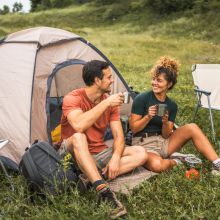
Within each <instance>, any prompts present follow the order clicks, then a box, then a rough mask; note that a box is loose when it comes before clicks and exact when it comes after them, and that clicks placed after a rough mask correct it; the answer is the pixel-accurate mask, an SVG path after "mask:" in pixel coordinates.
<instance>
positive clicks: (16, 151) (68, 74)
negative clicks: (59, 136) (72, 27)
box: [0, 27, 133, 168]
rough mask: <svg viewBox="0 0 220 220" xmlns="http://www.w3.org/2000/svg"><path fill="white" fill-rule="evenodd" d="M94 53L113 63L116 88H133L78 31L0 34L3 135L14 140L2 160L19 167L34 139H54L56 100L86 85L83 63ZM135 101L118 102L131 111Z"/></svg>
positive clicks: (125, 112)
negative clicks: (52, 131) (0, 36)
mask: <svg viewBox="0 0 220 220" xmlns="http://www.w3.org/2000/svg"><path fill="white" fill-rule="evenodd" d="M94 59H96V60H103V61H108V62H109V63H110V68H111V71H112V75H113V78H114V80H115V82H114V83H113V84H112V85H111V87H112V94H115V93H119V92H126V91H129V92H131V91H130V89H129V87H128V85H127V84H126V82H125V81H124V79H123V78H122V76H121V75H120V73H119V72H118V71H117V69H116V68H115V67H114V66H113V64H112V63H111V62H110V61H109V60H108V59H107V57H106V56H105V55H104V54H102V53H101V52H100V51H99V50H98V49H97V48H96V47H95V46H93V45H92V44H91V43H90V42H88V41H87V40H85V39H83V38H81V37H80V36H77V35H76V34H73V33H70V32H67V31H64V30H59V29H55V28H48V27H37V28H32V29H27V30H22V31H19V32H16V33H14V34H11V35H9V36H7V37H5V38H4V39H2V40H0V77H1V81H0V105H1V107H0V118H1V120H0V121H1V126H0V139H9V140H10V142H9V143H8V144H7V145H6V147H4V148H3V149H2V150H1V151H0V156H1V159H2V161H3V162H4V163H6V164H7V165H9V166H11V167H14V168H16V167H17V164H18V163H19V162H20V160H21V157H22V155H23V154H24V152H25V149H26V148H27V147H29V146H30V145H31V144H32V143H33V142H34V141H35V140H36V139H37V140H38V141H42V140H43V141H46V142H49V143H50V144H51V145H52V140H51V130H52V129H53V128H54V125H56V123H53V122H54V121H55V122H56V121H60V116H61V115H60V112H59V111H56V109H59V108H56V107H55V108H54V106H59V105H60V103H59V102H62V100H61V101H60V97H63V96H65V95H66V94H68V93H69V92H71V91H72V90H75V89H79V88H82V87H84V86H85V85H84V82H83V80H82V68H83V65H84V64H85V63H86V62H88V61H90V60H94ZM132 98H133V94H132ZM131 105H132V99H131V102H130V104H123V105H122V106H121V107H120V114H121V115H127V116H129V114H130V112H131ZM54 109H55V110H54Z"/></svg>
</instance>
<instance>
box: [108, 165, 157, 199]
mask: <svg viewBox="0 0 220 220" xmlns="http://www.w3.org/2000/svg"><path fill="white" fill-rule="evenodd" d="M155 175H158V173H155V172H152V171H149V170H147V169H145V168H144V167H142V166H140V167H137V168H135V169H134V170H133V171H130V172H128V173H126V174H123V175H121V176H118V177H117V178H115V179H114V180H112V181H110V182H109V183H108V185H109V187H110V189H111V190H112V191H114V192H116V193H118V192H121V193H123V194H127V195H128V194H132V193H133V191H132V189H133V188H134V187H135V186H137V185H139V183H141V182H143V181H144V180H147V179H149V178H151V177H153V176H155Z"/></svg>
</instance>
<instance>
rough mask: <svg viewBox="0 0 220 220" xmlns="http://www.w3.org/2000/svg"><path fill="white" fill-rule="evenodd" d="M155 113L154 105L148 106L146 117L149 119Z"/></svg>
mask: <svg viewBox="0 0 220 220" xmlns="http://www.w3.org/2000/svg"><path fill="white" fill-rule="evenodd" d="M156 113H157V107H156V105H154V106H151V107H149V109H148V114H147V115H148V118H149V119H150V120H151V119H152V118H153V117H154V116H155V115H156Z"/></svg>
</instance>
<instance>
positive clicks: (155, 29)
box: [0, 6, 220, 220]
mask: <svg viewBox="0 0 220 220" xmlns="http://www.w3.org/2000/svg"><path fill="white" fill-rule="evenodd" d="M93 12H96V14H95V13H93ZM213 16H214V15H213V14H206V15H202V14H201V15H192V14H191V15H189V14H179V15H178V14H176V15H173V16H170V17H165V18H162V17H158V16H156V17H155V16H153V15H152V14H151V13H150V12H149V13H147V14H143V13H140V14H138V13H135V12H133V14H127V15H124V16H119V17H118V18H117V17H116V18H114V17H113V18H111V17H108V16H107V15H105V16H101V12H100V11H98V9H95V8H92V7H90V6H77V7H73V6H71V7H69V8H67V9H62V10H51V11H45V12H38V13H32V14H9V15H5V16H1V15H0V23H1V27H0V38H3V37H5V36H7V35H8V34H10V33H13V32H15V31H18V30H23V29H26V28H31V27H36V26H50V27H55V28H61V29H65V30H68V31H71V32H73V33H76V34H78V35H80V36H82V37H83V38H85V39H86V40H89V41H90V42H91V43H92V44H94V45H95V46H96V47H97V48H98V49H100V50H101V51H102V52H103V53H104V54H105V55H106V56H107V57H108V58H109V59H110V60H111V61H112V63H113V64H114V65H115V66H116V68H117V69H118V70H119V72H120V73H121V74H122V76H123V77H124V79H125V80H126V82H127V83H128V84H129V85H130V86H132V87H133V88H134V90H137V91H139V92H143V91H147V90H149V89H151V86H150V81H151V77H150V76H149V75H148V74H147V72H148V71H149V70H150V69H151V68H152V67H153V66H154V65H155V63H156V61H157V60H158V58H159V57H160V56H163V55H169V56H171V57H175V58H176V59H178V60H179V61H180V63H181V64H182V65H181V69H180V73H179V76H178V84H177V85H176V86H175V88H174V90H173V91H172V92H170V93H169V95H168V96H169V97H170V98H172V99H173V100H174V101H176V102H177V104H178V115H177V118H176V123H177V124H178V125H179V126H183V125H185V124H188V123H191V121H192V118H193V114H194V111H195V105H194V104H195V103H196V94H195V92H194V91H193V88H194V85H193V79H192V74H191V70H190V69H191V66H192V65H193V64H195V63H220V46H219V41H220V40H219V39H218V36H219V33H220V27H219V24H218V23H217V22H216V21H217V17H213ZM210 24H211V25H210ZM219 116H220V113H219V112H213V118H214V127H215V132H216V139H217V140H220V129H219V127H220V121H219V120H218V118H219ZM196 123H197V124H198V125H199V127H200V128H201V129H202V131H203V132H204V133H205V135H206V136H207V137H208V138H209V140H210V141H211V142H212V144H213V141H212V134H211V125H210V120H209V112H208V110H204V109H200V110H199V112H198V114H197V117H196ZM213 146H214V148H215V149H216V151H217V153H218V154H219V155H220V149H219V147H218V146H215V145H214V144H213ZM181 152H183V153H194V154H196V156H198V157H199V158H201V159H202V161H203V163H202V165H199V166H198V167H197V170H198V171H199V181H198V182H195V181H192V182H191V181H187V182H185V171H186V167H185V166H183V167H181V168H177V169H176V170H174V171H171V172H169V173H164V174H161V175H158V176H157V177H154V178H152V179H150V180H149V181H145V182H143V183H142V184H140V185H139V186H138V187H137V188H136V189H135V190H134V194H133V195H132V196H130V195H129V196H125V195H122V194H118V198H119V199H120V201H122V202H123V204H124V205H125V207H126V209H127V211H128V213H129V215H128V219H155V220H156V219H220V177H214V176H212V175H211V174H210V168H211V164H210V163H209V162H208V161H207V160H205V159H204V158H203V157H202V156H201V155H199V154H198V153H197V152H196V151H195V150H194V148H193V144H192V142H191V141H190V142H188V143H187V144H186V146H185V147H184V148H183V149H182V150H181ZM0 172H1V176H0V181H1V189H0V192H1V193H0V206H1V208H3V207H4V217H5V219H12V218H13V219H26V218H28V219H70V218H71V219H75V218H78V219H108V217H107V211H106V207H104V206H100V207H99V208H96V202H97V199H98V197H97V194H96V193H95V190H94V189H90V190H89V191H88V193H86V194H84V195H79V193H78V191H76V190H75V189H74V190H71V191H70V192H68V193H66V194H64V195H63V196H61V197H50V199H49V200H48V201H45V200H42V199H41V198H39V197H37V196H36V195H35V194H33V193H32V192H31V191H30V186H29V184H28V183H27V182H26V181H25V180H24V179H23V178H22V177H21V176H17V175H16V174H13V173H11V175H12V178H13V183H14V185H15V192H14V193H12V192H11V190H10V187H9V184H8V183H7V180H6V179H5V178H4V176H3V173H2V171H0ZM32 195H33V198H34V201H35V202H32V199H31V196H32ZM7 199H10V201H11V202H10V205H9V206H5V203H6V201H7ZM103 213H104V214H103Z"/></svg>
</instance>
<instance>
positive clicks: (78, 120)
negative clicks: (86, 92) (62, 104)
mask: <svg viewBox="0 0 220 220" xmlns="http://www.w3.org/2000/svg"><path fill="white" fill-rule="evenodd" d="M123 100H124V95H123V94H115V95H111V96H110V97H108V98H107V99H105V100H103V101H101V102H100V103H99V104H98V105H97V106H95V107H94V108H92V109H91V110H89V111H87V112H83V111H82V110H73V111H71V112H69V113H68V114H67V120H68V122H69V123H70V125H71V126H72V128H73V129H74V130H75V131H76V132H77V133H82V132H84V131H85V130H87V129H88V128H90V127H91V126H92V125H93V124H94V123H95V122H96V121H97V120H98V119H99V118H100V116H101V115H102V114H103V113H104V111H105V110H106V109H107V108H109V107H116V106H120V105H121V104H122V103H123Z"/></svg>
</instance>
